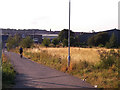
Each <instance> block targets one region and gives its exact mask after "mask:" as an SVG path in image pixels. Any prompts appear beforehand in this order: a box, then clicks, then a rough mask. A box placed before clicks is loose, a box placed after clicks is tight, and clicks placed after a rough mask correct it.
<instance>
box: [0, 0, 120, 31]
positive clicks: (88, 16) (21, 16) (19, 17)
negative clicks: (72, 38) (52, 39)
mask: <svg viewBox="0 0 120 90" xmlns="http://www.w3.org/2000/svg"><path fill="white" fill-rule="evenodd" d="M118 1H120V0H71V30H73V31H77V32H90V31H92V30H95V31H103V30H109V29H114V28H118ZM68 2H69V0H0V28H14V29H46V30H50V29H51V30H53V31H55V30H56V31H60V30H63V29H68V28H69V26H68V25H69V23H68V22H69V14H68V12H69V11H68V10H69V4H68Z"/></svg>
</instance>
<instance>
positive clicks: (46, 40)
mask: <svg viewBox="0 0 120 90" xmlns="http://www.w3.org/2000/svg"><path fill="white" fill-rule="evenodd" d="M42 44H43V45H44V46H46V47H48V46H49V45H50V39H47V38H44V39H43V42H42Z"/></svg>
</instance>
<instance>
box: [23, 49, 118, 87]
mask: <svg viewBox="0 0 120 90" xmlns="http://www.w3.org/2000/svg"><path fill="white" fill-rule="evenodd" d="M98 52H99V54H100V59H101V60H100V61H99V62H98V63H96V64H92V63H89V62H86V61H80V62H79V63H77V64H76V63H71V65H70V68H68V69H67V68H66V66H67V60H62V59H61V58H59V57H57V56H54V57H53V56H51V55H49V54H48V53H47V51H42V52H39V53H31V52H26V51H25V52H24V56H25V57H27V58H29V59H31V60H33V61H35V62H37V63H40V64H43V65H46V66H49V67H51V68H55V69H57V70H60V71H63V72H67V73H69V74H71V75H74V76H76V77H79V78H80V79H82V80H83V81H86V82H88V83H90V84H91V85H93V86H95V87H98V88H118V87H119V85H120V80H119V79H118V72H119V71H120V67H119V65H118V64H119V63H120V50H117V51H115V50H111V51H109V52H107V51H104V50H103V51H98Z"/></svg>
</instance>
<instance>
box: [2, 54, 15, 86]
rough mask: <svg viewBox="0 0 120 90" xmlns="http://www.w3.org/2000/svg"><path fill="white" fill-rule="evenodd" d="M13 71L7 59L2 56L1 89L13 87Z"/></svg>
mask: <svg viewBox="0 0 120 90" xmlns="http://www.w3.org/2000/svg"><path fill="white" fill-rule="evenodd" d="M15 75H16V73H15V71H14V68H13V66H12V65H11V63H10V60H9V59H8V57H6V56H5V55H4V54H2V88H12V87H13V85H14V79H15Z"/></svg>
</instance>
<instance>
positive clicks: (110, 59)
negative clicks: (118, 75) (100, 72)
mask: <svg viewBox="0 0 120 90" xmlns="http://www.w3.org/2000/svg"><path fill="white" fill-rule="evenodd" d="M100 56H101V57H100V58H101V61H100V62H99V63H97V64H96V65H95V67H96V68H104V69H108V68H110V67H112V65H113V64H115V66H116V67H118V62H119V59H120V57H119V56H120V53H119V51H118V52H116V51H114V50H111V51H110V52H105V51H104V52H103V53H101V55H100Z"/></svg>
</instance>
